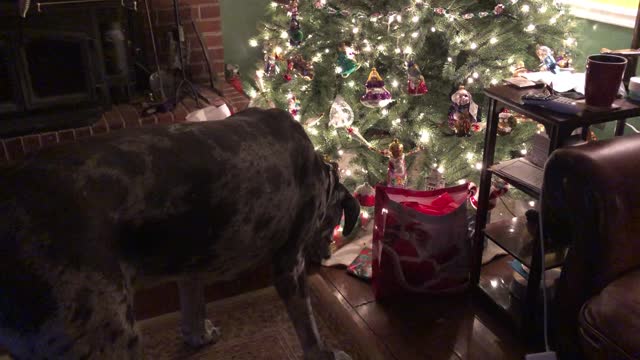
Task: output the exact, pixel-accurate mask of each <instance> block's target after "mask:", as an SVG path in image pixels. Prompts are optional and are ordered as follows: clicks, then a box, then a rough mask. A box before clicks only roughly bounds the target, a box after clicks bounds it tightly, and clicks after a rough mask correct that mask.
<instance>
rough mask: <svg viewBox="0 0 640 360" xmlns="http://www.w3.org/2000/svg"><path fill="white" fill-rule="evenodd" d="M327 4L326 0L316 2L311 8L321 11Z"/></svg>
mask: <svg viewBox="0 0 640 360" xmlns="http://www.w3.org/2000/svg"><path fill="white" fill-rule="evenodd" d="M326 4H327V0H316V1H314V2H313V6H315V8H316V9H322V8H323V7H324V6H325V5H326Z"/></svg>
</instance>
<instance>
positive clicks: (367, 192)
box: [353, 183, 376, 206]
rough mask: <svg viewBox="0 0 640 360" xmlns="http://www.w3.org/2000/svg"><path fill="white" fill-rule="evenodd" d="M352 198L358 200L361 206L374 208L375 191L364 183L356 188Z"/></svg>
mask: <svg viewBox="0 0 640 360" xmlns="http://www.w3.org/2000/svg"><path fill="white" fill-rule="evenodd" d="M353 197H355V198H356V200H358V202H359V203H360V205H361V206H374V205H375V203H376V190H375V189H374V188H372V187H371V185H369V183H364V184H362V185H359V186H358V187H357V188H356V190H355V192H354V193H353Z"/></svg>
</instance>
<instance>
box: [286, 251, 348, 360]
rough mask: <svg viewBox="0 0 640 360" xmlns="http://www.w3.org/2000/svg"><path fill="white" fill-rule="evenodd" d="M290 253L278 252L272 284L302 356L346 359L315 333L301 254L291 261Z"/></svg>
mask: <svg viewBox="0 0 640 360" xmlns="http://www.w3.org/2000/svg"><path fill="white" fill-rule="evenodd" d="M291 258H292V257H290V256H279V257H278V258H276V261H275V266H274V275H275V287H276V289H277V290H278V294H279V295H280V297H281V298H282V301H283V302H284V304H285V306H286V307H287V312H288V314H289V318H290V319H291V322H293V326H294V327H295V329H296V333H297V334H298V340H299V341H300V345H302V349H303V350H304V358H305V360H316V359H317V360H325V359H328V360H334V359H338V360H350V359H351V357H349V355H347V354H345V353H344V352H342V351H332V350H329V349H327V348H326V347H325V346H324V344H323V343H322V340H321V339H320V335H319V333H318V326H317V325H316V321H315V319H314V317H313V311H312V310H311V301H310V299H309V289H308V287H307V278H306V272H305V268H304V258H303V257H302V256H298V258H297V259H296V260H294V261H293V262H292V261H291Z"/></svg>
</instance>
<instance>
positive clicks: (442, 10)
mask: <svg viewBox="0 0 640 360" xmlns="http://www.w3.org/2000/svg"><path fill="white" fill-rule="evenodd" d="M433 11H434V12H435V13H436V14H438V15H444V13H445V12H446V10H445V9H444V8H441V7H439V8H435V9H433Z"/></svg>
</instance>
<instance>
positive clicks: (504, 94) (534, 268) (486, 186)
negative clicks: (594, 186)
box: [471, 85, 640, 338]
mask: <svg viewBox="0 0 640 360" xmlns="http://www.w3.org/2000/svg"><path fill="white" fill-rule="evenodd" d="M544 90H545V89H544V86H543V85H541V86H538V87H533V88H526V89H519V88H517V87H514V86H510V85H500V86H494V87H490V88H487V89H485V90H484V93H485V95H487V97H488V98H489V100H490V103H489V109H488V116H487V119H488V120H487V128H486V133H485V144H484V154H483V160H482V171H481V175H480V189H479V192H480V193H479V200H478V210H477V213H476V229H475V238H474V243H473V253H472V256H473V258H472V274H471V279H472V282H473V283H474V284H477V286H478V288H479V290H481V291H480V293H481V294H484V295H486V296H487V297H489V298H490V299H491V300H492V301H493V302H494V303H495V304H497V305H498V306H499V307H500V308H502V310H505V311H506V312H507V313H509V315H510V317H511V318H512V319H513V320H515V322H516V323H517V325H519V327H520V328H521V329H523V330H525V329H528V330H529V331H531V329H535V327H534V326H533V324H534V322H535V316H536V315H535V309H536V305H537V295H538V289H539V286H540V276H541V269H542V255H541V254H540V251H532V249H540V242H539V240H540V239H534V238H532V237H531V236H527V235H528V232H527V231H526V219H524V217H520V218H515V219H513V221H502V222H496V223H491V224H489V225H487V221H488V211H489V208H488V206H489V191H490V188H491V178H492V176H493V175H496V176H499V177H501V178H503V179H504V180H506V181H507V182H509V183H510V184H511V185H512V186H514V187H516V188H518V189H520V190H522V191H523V192H524V193H526V194H528V195H530V196H532V197H534V198H538V197H539V195H540V191H541V188H542V179H543V175H544V169H543V168H541V167H539V166H536V165H534V164H532V163H529V162H527V161H526V160H524V159H514V160H509V161H506V162H502V163H499V164H494V150H495V146H496V134H497V130H498V121H499V120H498V114H499V113H500V111H501V110H502V108H507V109H509V110H511V111H514V112H517V113H519V114H522V115H524V116H526V117H528V118H530V119H532V120H534V121H536V122H538V123H540V124H543V125H544V127H545V129H546V132H547V134H548V136H549V150H548V154H551V152H553V151H554V150H555V149H557V148H559V147H561V146H562V145H563V143H565V141H566V140H567V139H568V138H569V137H570V136H571V134H572V133H573V132H574V130H576V129H578V128H582V129H583V131H582V136H583V139H586V136H587V134H588V133H589V127H590V126H592V125H596V124H601V123H606V122H610V121H617V125H616V129H615V135H616V136H619V135H622V134H623V133H624V127H625V122H626V119H627V118H631V117H635V116H640V106H638V105H637V104H634V103H632V102H630V101H627V100H625V99H617V100H616V101H615V102H614V105H613V106H612V108H611V109H606V110H597V111H594V110H590V109H588V108H587V107H586V105H585V104H584V101H577V105H578V106H579V107H581V108H582V109H583V110H582V111H581V112H580V113H579V114H576V115H565V114H560V113H556V112H553V111H550V110H546V109H543V108H540V107H537V106H533V105H524V104H523V103H522V102H521V97H522V95H524V94H527V93H540V92H542V91H544ZM510 162H511V163H515V162H520V163H519V164H518V165H519V166H521V165H522V166H527V167H528V168H527V171H526V172H520V175H519V176H520V177H518V176H515V175H513V174H509V173H507V172H506V171H503V170H504V169H505V168H506V166H507V165H511V164H510ZM523 164H524V165H523ZM523 174H526V175H523ZM523 176H524V177H523ZM485 238H488V239H489V240H490V241H493V242H494V243H496V244H497V245H498V246H500V247H501V248H503V249H504V250H505V251H506V252H507V253H509V255H510V256H512V257H513V258H515V259H518V260H519V261H520V262H522V263H523V264H524V265H526V266H527V267H528V268H529V269H530V272H529V276H528V283H527V291H526V298H525V299H524V301H521V304H518V306H514V304H513V303H512V302H511V301H510V300H511V299H512V296H511V294H510V289H509V286H508V283H509V282H510V281H511V280H512V278H511V279H496V278H495V277H489V276H483V274H485V273H487V271H488V270H487V269H484V267H483V266H482V252H483V247H484V242H485ZM545 250H547V249H545ZM564 254H565V251H564V249H549V251H547V254H546V255H545V269H550V268H553V267H557V266H560V265H562V263H563V260H564ZM507 266H508V265H507ZM507 300H509V301H507ZM529 331H526V330H525V332H527V337H529V338H533V337H534V336H535V334H531V333H530V332H529Z"/></svg>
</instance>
